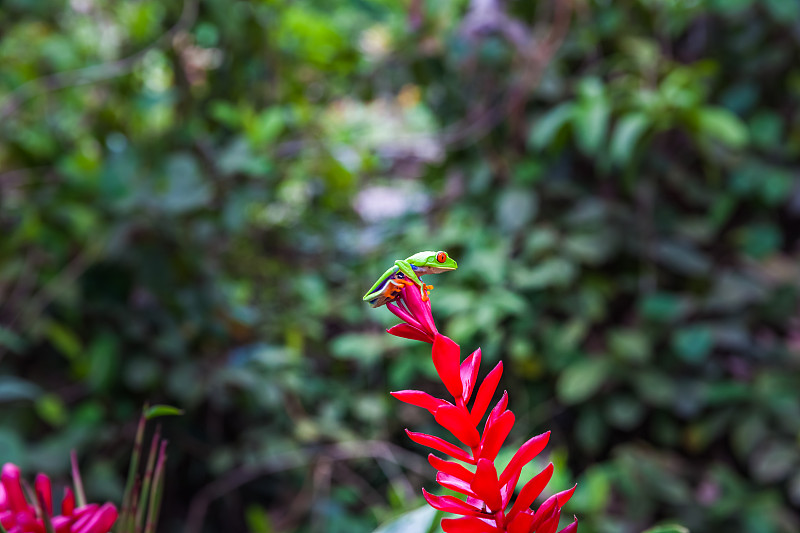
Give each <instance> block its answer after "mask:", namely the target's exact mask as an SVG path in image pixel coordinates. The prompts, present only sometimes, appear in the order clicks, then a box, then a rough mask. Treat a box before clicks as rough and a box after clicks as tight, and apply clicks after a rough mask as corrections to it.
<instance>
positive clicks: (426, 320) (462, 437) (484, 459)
mask: <svg viewBox="0 0 800 533" xmlns="http://www.w3.org/2000/svg"><path fill="white" fill-rule="evenodd" d="M387 307H388V308H389V310H390V311H391V312H392V313H394V314H395V315H397V317H398V318H400V319H401V320H402V321H403V323H402V324H398V325H396V326H394V327H392V328H390V329H388V330H387V332H388V333H391V334H392V335H396V336H398V337H404V338H408V339H413V340H419V341H423V342H427V343H430V344H432V356H433V364H434V366H435V367H436V371H437V373H438V374H439V377H440V378H441V380H442V383H444V386H445V388H446V389H447V391H448V392H449V393H450V394H451V395H452V396H453V402H449V401H447V400H443V399H440V398H435V397H434V396H431V395H430V394H428V393H426V392H422V391H418V390H405V391H398V392H393V393H392V396H394V397H395V398H397V399H398V400H400V401H403V402H406V403H409V404H411V405H416V406H418V407H422V408H423V409H426V410H428V411H429V412H430V413H431V414H432V415H433V417H434V419H435V420H436V422H437V423H438V424H439V425H440V426H442V427H443V428H445V429H446V430H447V431H449V432H450V433H451V434H452V435H453V437H455V439H456V440H457V441H458V443H459V444H454V443H452V442H449V441H446V440H444V439H442V438H439V437H435V436H433V435H427V434H424V433H414V432H412V431H408V430H406V433H407V434H408V436H409V437H410V438H411V440H413V441H414V442H416V443H418V444H421V445H423V446H427V447H429V448H432V449H434V450H436V451H438V452H441V453H443V454H445V455H448V456H450V457H452V458H453V459H456V460H458V461H461V462H463V463H467V464H468V465H470V466H472V467H474V468H472V469H470V468H467V467H465V466H463V465H461V464H459V463H457V462H454V461H447V460H445V459H442V458H440V457H438V456H436V455H434V454H430V455H429V456H428V461H429V462H430V463H431V466H433V467H434V468H435V469H436V470H438V473H437V474H436V481H437V482H438V483H439V484H440V485H442V486H443V487H446V488H448V489H451V490H453V491H455V492H458V493H460V494H463V495H464V496H466V499H465V500H461V499H459V498H456V497H453V496H435V495H433V494H429V493H428V492H426V491H425V490H424V489H423V490H422V494H423V496H424V497H425V499H426V500H427V501H428V503H429V504H430V505H431V506H433V507H434V508H436V509H439V510H441V511H445V512H448V513H454V514H458V515H462V518H456V519H445V520H442V529H443V530H444V531H445V532H447V533H555V531H556V529H558V522H559V519H560V518H561V508H562V507H563V506H564V505H565V504H566V503H567V502H568V501H569V499H570V498H571V497H572V494H573V492H575V487H572V488H571V489H568V490H565V491H562V492H559V493H557V494H554V495H553V496H551V497H550V498H548V499H547V500H545V502H544V503H542V504H541V505H540V506H539V508H538V509H536V510H533V509H531V505H532V504H533V502H534V500H535V499H536V498H537V497H538V496H539V495H540V494H541V493H542V491H543V490H544V488H545V486H546V485H547V483H548V482H549V481H550V478H551V477H552V475H553V463H550V464H548V465H547V466H546V467H545V468H544V470H542V471H541V472H540V473H539V474H538V475H536V476H535V477H534V478H533V479H531V480H530V481H528V482H527V483H526V484H525V485H524V486H523V487H522V489H521V490H520V492H519V495H518V496H517V498H516V500H515V501H514V503H513V505H511V507H510V508H509V504H510V503H511V498H512V496H513V495H514V492H515V489H516V486H517V482H518V481H519V478H520V474H521V471H522V467H523V466H525V465H526V464H528V463H529V462H530V461H532V460H533V458H534V457H536V456H537V455H538V454H539V453H540V452H541V451H542V450H543V449H544V447H545V446H546V445H547V441H548V439H549V438H550V432H549V431H548V432H547V433H543V434H541V435H538V436H536V437H533V438H531V439H530V440H528V441H527V442H526V443H525V444H523V445H522V446H521V447H520V448H519V450H517V452H516V453H515V454H514V456H513V458H512V459H511V462H510V463H509V464H508V466H507V467H506V468H505V469H504V470H503V471H502V472H498V471H497V469H496V467H495V464H494V461H495V459H496V458H497V454H498V453H499V452H500V448H501V447H502V445H503V443H504V442H505V440H506V438H507V437H508V434H509V433H510V431H511V428H512V426H513V425H514V413H512V412H511V411H509V410H508V409H506V407H507V406H508V393H507V392H504V393H503V396H502V398H501V399H500V401H499V402H498V403H497V404H496V405H495V407H494V408H493V409H492V410H491V412H490V413H489V415H488V417H487V419H486V422H485V424H484V427H483V433H481V432H479V430H478V425H479V424H480V421H481V420H482V419H483V417H484V415H485V414H486V410H487V409H488V408H489V405H490V403H491V401H492V397H493V396H494V393H495V392H496V390H497V385H498V383H499V382H500V376H502V374H503V363H502V361H501V362H499V363H498V364H497V366H495V367H494V369H493V370H492V371H491V372H489V374H488V375H487V376H486V377H485V378H484V379H483V381H482V382H481V383H480V385H479V386H478V389H477V393H476V394H475V398H474V401H473V402H472V407H471V408H469V407H468V406H467V404H468V403H469V402H470V400H471V399H472V397H473V394H472V393H473V392H474V390H475V385H476V384H477V383H478V368H479V367H480V362H481V351H480V348H479V349H477V350H475V351H474V352H473V353H472V354H471V355H470V356H469V357H467V358H466V359H464V361H461V355H460V353H461V348H460V347H459V345H458V344H456V343H455V342H453V341H452V340H451V339H449V338H448V337H445V336H444V335H442V334H440V333H439V331H438V330H437V329H436V324H435V323H434V321H433V315H432V314H431V308H430V302H427V301H423V300H422V298H421V297H420V294H419V290H417V288H416V287H415V286H413V284H409V285H406V286H405V287H403V289H402V291H401V294H400V296H399V297H398V298H397V299H396V300H395V301H394V302H390V303H388V304H387ZM465 448H466V449H465ZM577 530H578V519H577V518H575V520H574V521H573V522H572V523H571V524H569V525H568V526H566V527H565V528H564V529H562V530H561V532H560V533H575V532H576V531H577Z"/></svg>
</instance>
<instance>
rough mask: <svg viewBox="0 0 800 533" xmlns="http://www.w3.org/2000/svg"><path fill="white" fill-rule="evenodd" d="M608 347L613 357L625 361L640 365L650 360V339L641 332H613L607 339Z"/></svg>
mask: <svg viewBox="0 0 800 533" xmlns="http://www.w3.org/2000/svg"><path fill="white" fill-rule="evenodd" d="M609 345H610V348H611V351H612V352H613V353H614V355H617V356H619V357H621V358H622V359H625V360H627V361H631V362H639V363H642V362H645V361H647V360H648V359H649V358H650V339H648V337H647V335H646V334H645V333H644V332H643V331H639V330H636V329H626V330H619V331H614V332H612V333H611V336H610V338H609Z"/></svg>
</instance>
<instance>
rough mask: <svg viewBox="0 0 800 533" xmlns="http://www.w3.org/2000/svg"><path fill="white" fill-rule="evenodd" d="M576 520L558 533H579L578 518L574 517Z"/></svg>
mask: <svg viewBox="0 0 800 533" xmlns="http://www.w3.org/2000/svg"><path fill="white" fill-rule="evenodd" d="M572 517H573V518H574V520H573V521H572V523H571V524H570V525H568V526H567V527H565V528H564V529H562V530H561V531H559V532H558V533H577V531H578V517H577V516H575V515H573V516H572Z"/></svg>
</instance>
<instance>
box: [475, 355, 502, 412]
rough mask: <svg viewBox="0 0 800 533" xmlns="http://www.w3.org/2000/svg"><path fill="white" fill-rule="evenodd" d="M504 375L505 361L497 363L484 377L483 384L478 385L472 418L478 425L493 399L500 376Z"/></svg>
mask: <svg viewBox="0 0 800 533" xmlns="http://www.w3.org/2000/svg"><path fill="white" fill-rule="evenodd" d="M502 375H503V362H502V361H500V362H499V363H497V366H495V367H494V369H492V371H491V372H489V374H488V375H487V376H486V377H485V378H484V380H483V383H481V386H480V387H478V394H477V396H475V403H474V404H472V411H471V412H470V415H469V416H470V418H471V419H472V423H473V424H474V425H476V426H477V425H478V424H479V423H480V421H481V419H482V418H483V415H484V414H485V413H486V409H487V408H488V407H489V403H490V402H491V401H492V396H494V392H495V391H496V390H497V384H498V383H499V382H500V376H502Z"/></svg>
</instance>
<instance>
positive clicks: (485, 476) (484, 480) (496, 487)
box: [470, 459, 503, 513]
mask: <svg viewBox="0 0 800 533" xmlns="http://www.w3.org/2000/svg"><path fill="white" fill-rule="evenodd" d="M470 486H471V487H472V491H473V492H474V493H475V494H477V495H478V498H480V499H481V500H483V501H484V502H486V506H487V507H488V508H489V510H490V511H492V512H493V513H496V512H497V511H500V510H502V509H501V507H502V505H503V499H502V498H501V496H500V483H499V481H498V480H497V470H495V468H494V464H493V463H492V461H489V460H488V459H478V467H477V469H476V470H475V478H474V479H473V480H472V483H471V485H470Z"/></svg>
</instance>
